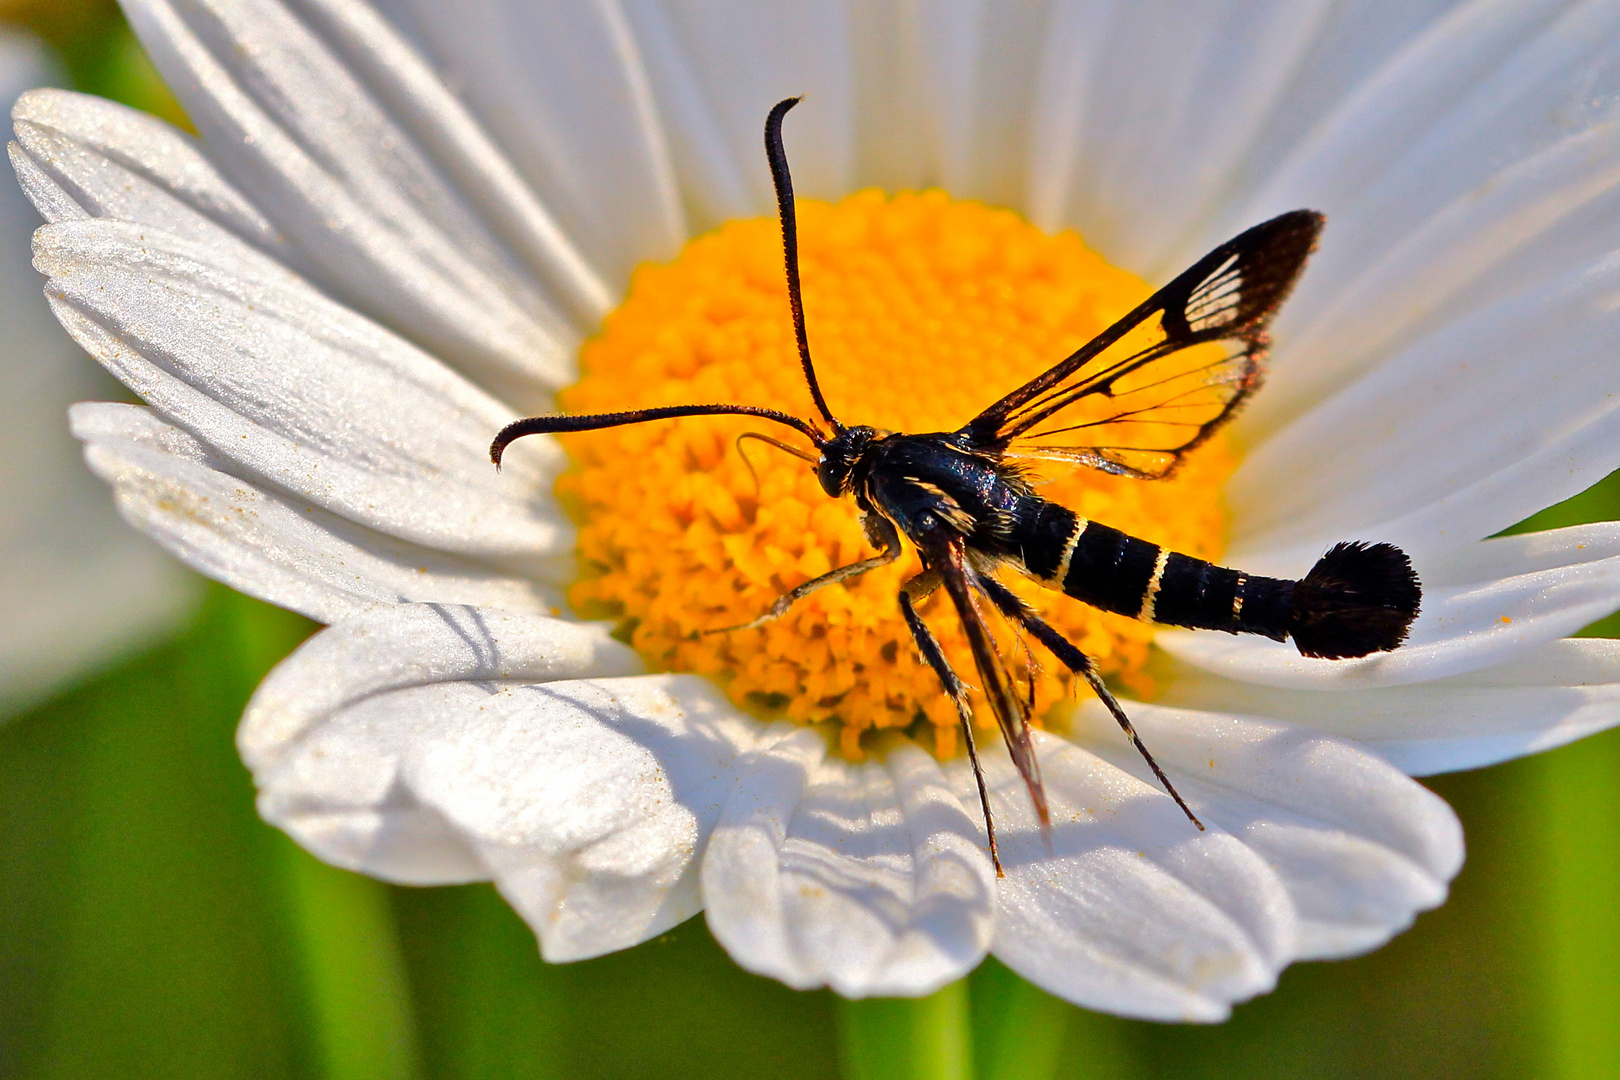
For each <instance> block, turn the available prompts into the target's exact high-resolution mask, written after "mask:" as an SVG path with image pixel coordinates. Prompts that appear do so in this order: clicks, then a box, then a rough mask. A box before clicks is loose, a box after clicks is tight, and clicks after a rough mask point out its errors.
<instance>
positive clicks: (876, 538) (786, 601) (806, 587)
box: [703, 513, 900, 634]
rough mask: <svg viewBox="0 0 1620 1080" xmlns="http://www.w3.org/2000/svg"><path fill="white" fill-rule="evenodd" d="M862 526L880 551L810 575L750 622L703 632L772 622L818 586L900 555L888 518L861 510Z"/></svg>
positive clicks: (840, 579) (895, 535)
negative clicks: (856, 560) (846, 564)
mask: <svg viewBox="0 0 1620 1080" xmlns="http://www.w3.org/2000/svg"><path fill="white" fill-rule="evenodd" d="M861 527H862V528H864V529H865V530H866V538H867V539H868V540H869V541H871V543H872V546H873V547H878V548H882V549H883V552H882V554H880V555H874V556H873V557H872V558H870V559H862V560H861V561H860V562H853V563H850V564H849V565H848V566H840V567H838V568H837V569H836V570H829V571H827V572H826V573H825V574H822V575H821V576H820V577H813V578H811V579H810V580H809V581H807V582H805V583H804V584H803V585H800V586H799V587H798V588H796V589H793V590H792V591H791V592H788V593H785V594H783V595H782V596H778V597H777V598H776V602H775V603H774V604H772V605H771V607H770V610H769V611H767V612H766V613H765V614H763V615H761V616H760V617H759V618H757V619H755V620H753V621H752V622H745V623H742V624H741V625H738V626H722V627H720V628H719V629H718V630H705V631H703V633H705V634H729V633H731V632H732V631H734V630H757V629H759V628H760V627H761V626H764V625H765V624H766V623H768V622H775V621H776V620H777V619H780V618H781V617H782V616H784V615H786V614H787V613H788V609H789V608H791V607H792V606H793V605H794V604H796V603H798V602H799V601H800V600H803V599H804V598H805V597H807V596H809V595H810V594H811V593H813V592H815V591H816V590H817V589H825V588H826V587H827V586H828V585H836V584H838V583H839V582H840V581H847V580H849V579H850V578H852V577H858V576H860V575H861V574H864V573H866V572H867V571H868V570H876V569H877V568H878V567H880V566H887V565H889V564H890V563H892V562H894V560H896V559H898V558H899V557H900V535H899V534H898V533H897V532H895V531H894V526H893V525H892V524H891V523H890V522H889V519H888V518H885V517H880V516H878V515H877V514H870V513H863V514H862V515H861Z"/></svg>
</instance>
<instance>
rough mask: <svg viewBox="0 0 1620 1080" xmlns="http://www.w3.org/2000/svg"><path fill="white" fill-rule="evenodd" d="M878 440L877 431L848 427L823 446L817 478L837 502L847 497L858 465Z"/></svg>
mask: <svg viewBox="0 0 1620 1080" xmlns="http://www.w3.org/2000/svg"><path fill="white" fill-rule="evenodd" d="M876 438H877V431H876V429H874V428H869V427H847V428H844V429H843V430H841V431H839V432H838V434H836V435H834V436H833V437H832V438H830V439H828V440H827V441H826V442H825V443H823V444H822V447H821V457H820V459H819V460H817V462H816V479H817V480H820V481H821V489H822V490H823V491H825V492H826V493H827V494H828V495H831V496H832V497H833V498H835V499H837V498H840V497H842V496H844V495H848V494H849V491H850V488H851V487H853V486H854V481H855V466H856V465H857V464H858V463H859V462H860V460H861V456H862V455H863V454H865V453H866V448H867V447H868V446H870V445H871V444H872V440H874V439H876Z"/></svg>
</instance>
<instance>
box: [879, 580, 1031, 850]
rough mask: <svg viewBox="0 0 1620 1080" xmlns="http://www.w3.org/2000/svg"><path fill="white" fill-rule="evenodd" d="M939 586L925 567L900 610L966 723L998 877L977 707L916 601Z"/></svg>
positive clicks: (906, 590)
mask: <svg viewBox="0 0 1620 1080" xmlns="http://www.w3.org/2000/svg"><path fill="white" fill-rule="evenodd" d="M937 588H939V574H938V573H937V572H935V571H933V570H925V571H923V572H922V573H920V574H918V575H917V576H916V577H914V578H912V579H911V580H910V581H908V582H906V583H905V584H904V585H903V586H901V587H900V613H901V614H902V615H904V616H905V619H906V626H908V627H909V628H910V629H911V638H912V640H913V641H915V642H916V643H917V649H918V650H919V651H920V652H921V653H922V655H923V659H924V660H926V661H927V662H928V666H929V667H931V668H933V669H934V674H935V675H938V676H939V681H940V683H941V684H942V685H943V686H944V687H945V694H946V696H947V697H949V698H950V699H951V701H952V703H954V704H955V705H956V717H957V719H958V720H960V721H961V723H962V738H963V741H964V742H965V743H966V744H967V752H968V761H969V763H971V764H972V766H973V781H974V783H976V784H977V785H978V786H979V807H980V808H981V809H982V810H983V811H984V832H985V835H986V836H987V837H989V840H990V862H991V864H992V865H994V866H995V868H996V877H998V878H1001V877H1006V876H1007V875H1006V873H1004V872H1003V871H1002V869H1001V852H1000V851H999V850H998V849H997V848H996V823H995V819H994V818H993V817H992V816H991V814H990V793H989V792H988V791H987V790H986V789H985V786H984V769H983V768H981V767H980V766H979V749H978V747H977V746H975V745H974V742H973V710H972V709H971V708H970V707H969V705H968V700H967V688H966V687H964V686H963V685H962V680H961V679H959V678H957V677H956V672H954V671H952V670H951V664H950V661H949V660H947V659H945V650H943V649H941V648H940V647H939V641H938V640H937V639H936V638H935V637H934V632H933V631H932V630H930V629H928V624H927V623H925V622H923V620H922V616H921V615H918V614H917V608H916V603H917V601H919V600H924V599H927V598H928V597H929V596H930V595H932V594H933V592H934V590H935V589H937Z"/></svg>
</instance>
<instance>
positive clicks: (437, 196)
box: [128, 0, 609, 398]
mask: <svg viewBox="0 0 1620 1080" xmlns="http://www.w3.org/2000/svg"><path fill="white" fill-rule="evenodd" d="M308 7H309V10H308V11H307V12H306V18H305V19H300V18H298V17H296V16H294V15H293V14H292V13H291V12H289V11H288V10H287V9H286V8H285V7H283V6H282V5H281V4H278V3H276V2H274V0H255V2H250V3H236V4H213V3H209V2H208V0H196V2H189V0H177V2H175V3H169V2H166V0H142V2H139V3H132V4H131V5H130V8H129V12H128V13H129V18H130V22H131V24H132V25H133V26H134V27H135V28H136V31H137V32H138V33H139V34H140V36H141V41H142V43H143V44H144V45H145V46H146V48H147V50H148V51H149V52H150V53H151V54H152V57H153V59H154V61H155V62H156V63H157V65H158V67H159V69H160V70H161V71H162V72H163V75H164V78H165V80H166V81H167V82H168V84H169V86H170V87H172V88H173V89H174V91H175V93H176V96H178V97H179V98H180V100H181V102H182V103H183V104H184V106H185V108H186V112H187V115H188V116H189V117H190V118H191V119H192V121H193V122H194V123H195V124H196V125H197V127H198V129H199V130H200V131H202V132H203V135H204V139H205V141H206V143H207V145H208V148H209V150H210V153H211V154H212V155H213V157H214V160H215V161H216V162H217V163H218V164H219V166H220V168H221V169H223V170H224V172H225V173H226V175H227V176H229V177H230V179H231V180H232V181H233V182H234V183H235V184H236V185H237V186H238V187H239V188H240V189H241V190H242V191H244V192H246V193H247V194H248V196H249V197H250V198H252V199H253V201H254V203H255V204H256V205H257V206H258V207H259V208H260V209H261V210H262V211H263V212H264V213H265V214H266V215H267V216H268V217H269V218H270V219H271V220H272V221H273V222H274V223H275V225H276V226H277V227H278V228H279V229H280V230H281V231H282V232H283V233H284V234H285V235H286V236H287V237H288V239H289V240H290V241H291V242H292V243H293V244H295V245H296V246H297V247H298V248H299V249H300V250H301V251H302V252H303V253H304V255H305V257H306V259H307V260H308V262H309V263H310V264H311V265H313V266H315V267H317V268H318V269H319V273H318V280H319V281H320V283H321V284H322V285H324V286H325V287H327V288H329V289H331V290H332V291H333V292H335V293H336V294H337V295H339V296H342V297H344V298H345V299H347V300H349V301H350V302H352V303H354V304H356V305H357V306H358V307H360V308H361V309H362V310H365V311H367V312H368V313H370V314H372V315H374V316H375V317H377V318H379V319H380V320H381V321H383V322H385V323H387V324H388V325H390V326H392V327H395V328H397V329H398V330H399V331H400V332H402V333H404V334H406V335H407V336H409V337H411V338H413V339H414V340H416V341H417V342H418V343H419V344H421V345H423V346H424V347H426V348H429V349H431V350H432V351H434V352H435V353H437V354H439V355H441V356H443V357H444V358H446V359H447V360H449V361H451V362H453V363H455V364H457V365H458V366H459V367H461V368H462V369H463V370H465V371H466V372H467V373H468V374H469V375H471V376H473V377H474V378H477V379H479V380H480V381H483V382H485V383H486V384H487V385H490V386H491V387H492V388H494V389H496V390H498V391H500V392H502V393H505V394H508V395H517V394H520V393H522V392H523V391H524V390H526V389H527V390H528V392H529V394H530V396H531V398H532V396H533V393H534V391H533V388H534V387H536V386H538V387H545V388H550V389H555V388H556V387H558V386H561V385H564V384H566V383H567V382H568V381H569V380H570V379H571V378H572V372H573V361H572V356H571V353H572V347H573V343H574V341H575V340H576V338H575V335H576V334H577V332H578V326H577V325H571V324H570V323H569V322H568V320H567V319H566V318H565V317H564V316H563V315H562V314H561V312H562V311H563V310H566V309H572V310H574V311H575V312H576V313H578V314H579V315H580V316H581V317H583V318H584V319H585V320H587V321H588V320H589V319H591V318H592V317H594V316H596V315H599V314H600V313H601V311H602V310H604V309H605V306H606V304H607V303H608V300H607V297H608V295H609V293H608V292H607V290H606V289H605V288H603V287H602V286H601V285H600V283H599V282H597V281H595V280H594V279H593V275H592V274H591V273H590V272H589V271H587V270H586V269H585V267H584V264H583V261H582V260H580V259H579V258H578V256H577V255H576V254H575V253H574V252H573V251H572V250H571V249H569V248H568V247H567V246H566V244H565V242H564V241H563V239H562V236H561V233H560V230H558V229H557V228H556V226H555V224H554V223H553V222H551V221H550V219H549V217H547V216H546V214H545V211H544V209H543V208H542V207H540V205H539V202H538V200H536V199H534V198H533V196H532V193H527V192H526V189H524V188H523V186H522V184H521V181H519V180H518V179H517V178H516V176H515V174H513V173H512V172H511V168H510V166H509V165H507V164H505V161H504V159H503V158H501V156H500V155H499V153H498V152H496V151H495V150H494V148H493V146H492V145H490V144H489V143H488V141H487V139H486V138H485V137H484V136H482V135H481V133H480V132H479V131H478V129H477V127H476V125H475V124H474V123H473V121H472V120H471V119H470V118H469V117H467V116H466V114H465V113H464V112H463V111H461V110H460V109H459V108H458V107H457V106H456V103H455V99H454V98H453V97H452V96H451V95H450V94H449V93H448V92H447V91H445V90H444V89H443V87H442V86H441V85H440V84H439V83H438V82H437V80H436V79H435V78H434V77H433V76H432V74H431V72H429V71H428V70H427V69H426V68H425V66H424V65H422V63H421V61H420V60H419V59H418V58H416V57H415V55H414V53H413V52H412V51H411V50H410V48H409V46H408V45H406V44H405V43H404V42H403V41H401V40H399V39H398V37H397V35H394V34H393V33H392V32H391V31H390V30H389V29H388V27H387V26H386V24H385V23H383V22H382V21H381V20H380V19H378V18H377V17H376V16H375V15H374V14H372V13H369V12H367V11H364V10H362V9H360V8H359V7H358V6H357V5H353V4H345V3H337V2H334V3H332V4H316V3H313V2H312V3H311V4H310V5H308ZM321 32H324V33H325V34H326V35H327V36H328V40H323V38H322V36H321ZM391 107H392V108H391ZM469 191H470V192H471V197H469V194H468V192H469ZM480 202H481V203H483V204H484V205H490V204H492V203H493V204H497V206H498V209H496V210H495V211H494V212H493V213H491V214H490V215H489V216H490V217H491V218H493V219H494V220H495V221H496V222H497V223H498V224H499V225H500V226H502V227H503V231H504V233H505V234H506V235H504V236H501V235H497V234H496V232H495V231H494V230H492V229H491V228H490V227H488V226H487V225H486V224H485V218H484V217H483V216H482V215H480V213H479V212H478V211H479V206H478V204H479V203H480ZM509 237H510V238H511V240H510V241H509V243H510V245H511V247H516V248H517V249H518V250H520V251H522V252H523V253H524V254H525V255H528V256H530V257H531V258H533V257H534V256H535V255H537V254H538V255H541V256H543V257H549V259H550V262H549V263H546V262H540V260H538V259H536V260H535V261H536V262H539V264H540V271H541V273H542V274H543V275H544V279H545V282H546V284H547V285H549V286H551V290H550V291H551V295H552V297H553V299H552V300H551V301H550V302H548V300H547V299H546V298H545V297H544V296H543V290H542V286H541V284H540V279H539V278H537V277H536V276H535V275H534V274H533V273H532V272H531V271H530V270H529V269H527V268H525V267H524V266H523V265H522V264H520V263H519V262H518V260H517V258H516V257H515V256H513V255H511V254H510V253H509V252H510V248H509V247H508V244H507V243H503V241H506V240H508V238H509Z"/></svg>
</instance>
